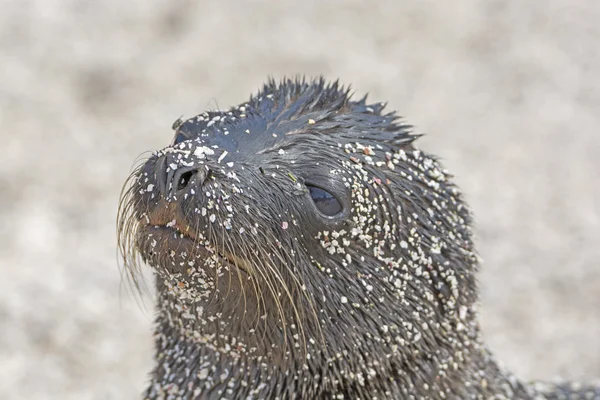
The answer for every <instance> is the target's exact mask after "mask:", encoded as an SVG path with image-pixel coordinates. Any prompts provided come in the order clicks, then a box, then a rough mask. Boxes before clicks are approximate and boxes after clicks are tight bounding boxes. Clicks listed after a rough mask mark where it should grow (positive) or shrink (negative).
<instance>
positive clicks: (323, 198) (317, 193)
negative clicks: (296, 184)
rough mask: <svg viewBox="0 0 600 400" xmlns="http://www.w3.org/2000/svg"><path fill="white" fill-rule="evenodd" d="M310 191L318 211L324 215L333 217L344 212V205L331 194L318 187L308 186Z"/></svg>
mask: <svg viewBox="0 0 600 400" xmlns="http://www.w3.org/2000/svg"><path fill="white" fill-rule="evenodd" d="M306 187H308V190H309V191H310V197H312V199H313V201H314V202H315V206H317V209H318V210H319V211H321V212H322V213H323V214H325V215H328V216H330V217H333V216H334V215H337V214H339V213H340V212H342V204H341V203H340V202H339V201H338V199H336V198H335V196H334V195H332V194H331V193H329V192H327V191H325V190H323V189H321V188H318V187H316V186H310V185H306Z"/></svg>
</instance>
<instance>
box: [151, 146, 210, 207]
mask: <svg viewBox="0 0 600 400" xmlns="http://www.w3.org/2000/svg"><path fill="white" fill-rule="evenodd" d="M157 168H158V171H157V173H156V177H157V180H158V183H159V186H160V191H161V194H162V195H163V196H164V197H165V199H167V200H170V199H175V198H176V197H177V195H179V194H182V193H184V192H185V191H186V189H187V188H188V187H190V186H193V185H195V184H196V185H202V184H203V183H204V182H205V181H206V179H207V178H208V177H209V176H210V170H209V169H207V168H206V167H205V166H196V165H193V166H189V165H181V164H180V163H178V162H176V161H175V160H173V159H172V158H171V157H168V156H167V157H164V158H163V159H162V160H161V161H160V162H159V163H158V164H157Z"/></svg>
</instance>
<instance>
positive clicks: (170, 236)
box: [138, 221, 252, 275]
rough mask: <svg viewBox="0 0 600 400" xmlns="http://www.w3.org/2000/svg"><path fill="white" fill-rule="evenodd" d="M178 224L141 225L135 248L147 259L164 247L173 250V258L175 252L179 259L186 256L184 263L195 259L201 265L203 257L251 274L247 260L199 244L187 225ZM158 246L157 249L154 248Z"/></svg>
mask: <svg viewBox="0 0 600 400" xmlns="http://www.w3.org/2000/svg"><path fill="white" fill-rule="evenodd" d="M179 226H180V225H179V224H178V223H177V222H176V221H172V222H170V223H168V224H166V225H152V224H144V225H143V226H142V227H141V228H140V231H139V233H138V247H139V249H140V250H141V251H142V253H144V254H145V256H146V257H148V258H149V259H153V258H154V256H156V255H157V254H159V253H161V252H162V249H164V248H167V249H176V250H172V251H173V252H174V253H171V256H172V257H175V256H177V253H179V255H180V256H181V258H182V259H184V258H185V259H187V263H188V265H189V263H190V262H194V263H195V261H196V260H198V261H200V264H202V263H203V261H204V260H206V259H208V258H210V259H212V260H214V261H215V262H217V263H219V264H220V265H223V266H226V267H229V269H230V270H232V271H235V270H238V271H240V272H242V273H244V274H246V275H251V270H252V267H251V266H250V265H249V263H248V262H247V261H245V260H244V259H242V258H240V257H236V256H232V255H229V254H227V253H225V252H221V251H217V250H216V249H215V248H214V247H212V246H210V245H207V244H205V243H202V240H200V239H198V237H197V236H196V235H195V234H194V233H193V231H192V230H191V229H189V227H187V228H186V229H185V230H183V229H180V228H179ZM158 246H160V248H158V249H156V248H157V247H158ZM159 264H161V263H160V262H159Z"/></svg>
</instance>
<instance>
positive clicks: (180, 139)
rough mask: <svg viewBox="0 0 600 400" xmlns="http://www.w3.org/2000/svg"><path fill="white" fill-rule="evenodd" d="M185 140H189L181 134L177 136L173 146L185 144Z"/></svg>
mask: <svg viewBox="0 0 600 400" xmlns="http://www.w3.org/2000/svg"><path fill="white" fill-rule="evenodd" d="M184 140H187V137H186V136H185V135H184V134H183V133H181V132H179V133H178V134H177V136H175V140H174V141H173V146H175V145H176V144H179V143H181V142H183V141H184Z"/></svg>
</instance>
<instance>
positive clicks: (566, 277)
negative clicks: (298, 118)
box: [0, 0, 600, 399]
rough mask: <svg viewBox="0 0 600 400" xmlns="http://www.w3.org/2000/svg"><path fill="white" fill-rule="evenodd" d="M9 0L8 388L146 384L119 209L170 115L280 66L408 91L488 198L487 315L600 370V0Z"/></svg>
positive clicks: (553, 352)
mask: <svg viewBox="0 0 600 400" xmlns="http://www.w3.org/2000/svg"><path fill="white" fill-rule="evenodd" d="M302 4H303V5H302V6H300V5H293V3H287V5H286V3H285V2H282V1H270V2H266V1H265V2H243V3H242V2H238V3H234V2H224V1H218V2H217V1H213V2H201V3H200V4H193V3H192V2H191V1H190V2H187V1H173V0H163V1H154V2H150V1H142V0H136V1H131V0H130V1H126V2H122V1H118V0H104V1H91V0H90V1H75V0H71V1H66V0H63V1H59V0H53V1H50V0H38V1H26V0H19V1H18V0H13V1H10V0H0V10H2V11H0V123H1V125H0V127H1V128H0V135H2V136H1V141H0V143H1V144H0V148H1V149H2V152H1V154H2V156H1V157H0V218H1V220H0V268H1V275H0V331H1V333H0V398H2V399H109V398H110V399H130V398H131V399H134V398H137V397H138V395H139V393H140V392H141V391H142V389H143V388H144V386H145V379H146V373H147V372H148V371H149V369H150V367H151V365H152V360H151V357H152V349H151V346H152V339H151V328H152V300H151V299H150V298H146V300H145V303H146V304H147V310H146V311H144V310H143V309H142V308H140V307H139V306H138V305H137V303H136V301H135V300H134V298H133V297H132V296H131V295H130V294H129V293H128V292H127V290H125V289H124V288H121V284H120V283H121V282H120V274H119V270H118V267H117V258H116V248H115V241H116V239H115V214H116V209H117V201H118V194H119V190H120V188H121V184H122V182H123V181H124V180H125V178H126V176H127V175H128V173H129V171H130V168H131V166H132V164H133V161H134V159H135V158H136V157H137V156H138V155H139V154H140V153H142V152H143V151H146V150H149V149H156V148H160V147H163V146H164V145H166V144H167V143H168V142H169V141H170V140H171V135H172V132H171V130H170V127H171V123H172V122H173V121H174V120H175V119H176V118H178V117H179V116H180V115H182V114H183V115H185V116H191V115H193V114H195V113H198V112H200V111H202V110H204V109H206V108H226V107H229V106H231V105H235V104H237V103H239V102H241V101H244V100H246V99H247V97H248V95H249V94H250V93H251V92H253V91H255V90H256V89H257V88H258V87H259V85H260V84H261V83H262V82H263V81H264V80H265V79H266V77H267V76H268V75H273V76H275V77H277V78H279V77H281V76H283V75H284V74H297V73H304V74H307V75H318V74H324V75H325V76H326V77H329V78H336V77H340V78H341V80H342V81H343V82H345V83H351V84H352V85H353V87H354V88H355V90H356V91H357V92H358V94H363V93H365V92H370V93H371V99H372V100H373V101H382V100H389V104H390V108H395V109H398V110H400V113H401V114H402V115H404V116H406V117H407V119H408V121H410V122H411V123H413V124H414V125H416V126H417V131H419V132H422V133H427V134H428V135H427V136H426V137H425V138H423V139H422V140H420V142H419V145H420V147H421V148H423V149H425V150H428V151H433V152H435V153H437V154H439V155H441V156H442V158H443V159H444V160H445V165H446V166H447V167H448V169H450V170H451V171H453V172H454V173H455V174H456V180H457V181H458V183H459V184H460V185H461V186H462V188H463V191H464V192H465V193H466V196H467V199H468V200H469V201H470V203H471V205H472V208H473V209H474V211H475V213H476V217H477V222H478V224H477V229H476V232H477V235H478V243H479V251H480V253H481V255H482V257H483V258H484V259H485V264H484V268H483V271H482V273H481V275H480V278H481V282H482V319H483V328H484V332H485V336H486V338H487V340H488V342H489V344H490V346H491V348H492V349H493V350H494V351H495V352H496V353H497V355H498V358H500V359H502V360H504V362H505V364H506V365H507V366H508V367H510V368H511V369H512V370H514V371H515V372H516V373H518V374H519V375H520V376H522V377H524V378H528V379H535V378H555V377H559V376H562V377H565V378H576V379H585V378H593V377H600V246H599V243H600V200H599V198H598V196H600V185H599V179H598V176H599V175H600V47H599V46H600V22H599V21H600V3H599V2H598V1H596V0H589V1H586V0H562V1H558V0H557V1H544V2H542V1H533V0H532V1H512V2H511V1H492V0H490V1H475V0H473V1H468V0H459V1H457V0H454V1H452V2H441V1H414V2H411V1H408V2H406V1H404V2H401V1H378V2H366V1H365V2H358V1H344V2H342V1H339V2H317V1H314V2H310V1H309V2H306V1H304V2H303V3H302Z"/></svg>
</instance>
